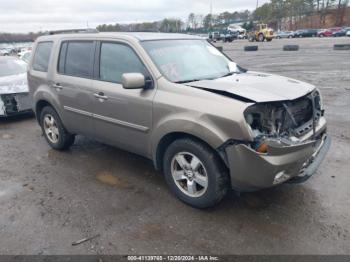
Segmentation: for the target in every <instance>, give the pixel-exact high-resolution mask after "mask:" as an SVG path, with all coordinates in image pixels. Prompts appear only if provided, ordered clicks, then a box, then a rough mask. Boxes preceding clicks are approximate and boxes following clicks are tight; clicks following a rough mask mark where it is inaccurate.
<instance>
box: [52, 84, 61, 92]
mask: <svg viewBox="0 0 350 262" xmlns="http://www.w3.org/2000/svg"><path fill="white" fill-rule="evenodd" d="M52 86H53V88H55V89H56V90H57V91H61V90H62V89H63V86H61V84H59V83H55V84H53V85H52Z"/></svg>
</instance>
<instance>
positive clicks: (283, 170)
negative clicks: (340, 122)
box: [226, 134, 331, 192]
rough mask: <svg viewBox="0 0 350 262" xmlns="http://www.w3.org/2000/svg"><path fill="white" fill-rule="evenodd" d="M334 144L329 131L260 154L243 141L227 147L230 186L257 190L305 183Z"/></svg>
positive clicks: (240, 189)
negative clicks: (317, 136)
mask: <svg viewBox="0 0 350 262" xmlns="http://www.w3.org/2000/svg"><path fill="white" fill-rule="evenodd" d="M330 144H331V139H330V137H328V136H327V135H326V134H323V135H322V136H319V138H318V139H317V140H316V141H308V142H305V143H303V144H300V145H293V146H284V147H276V148H274V149H273V150H271V152H270V153H269V154H260V153H258V152H256V151H254V150H253V149H251V148H250V147H248V146H246V145H244V144H236V145H231V146H228V147H227V148H226V155H227V160H228V164H229V168H230V176H231V186H232V188H233V189H235V190H237V191H241V192H242V191H256V190H259V189H264V188H270V187H274V186H277V185H279V184H282V183H285V182H288V181H290V182H291V183H302V182H305V181H306V180H308V179H309V178H310V177H311V176H312V175H313V174H315V172H316V170H317V168H318V167H319V165H320V164H321V163H322V161H323V159H324V158H325V156H326V154H327V152H328V150H329V148H330Z"/></svg>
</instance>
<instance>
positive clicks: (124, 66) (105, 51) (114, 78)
mask: <svg viewBox="0 0 350 262" xmlns="http://www.w3.org/2000/svg"><path fill="white" fill-rule="evenodd" d="M124 73H142V74H143V75H145V76H146V77H147V76H148V74H147V70H146V68H145V67H144V65H143V64H142V63H141V61H140V59H139V58H138V56H137V55H136V54H135V52H134V51H133V50H132V49H131V48H130V47H128V46H126V45H123V44H116V43H102V44H101V59H100V79H101V80H103V81H108V82H113V83H121V81H122V75H123V74H124Z"/></svg>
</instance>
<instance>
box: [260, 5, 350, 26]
mask: <svg viewBox="0 0 350 262" xmlns="http://www.w3.org/2000/svg"><path fill="white" fill-rule="evenodd" d="M348 6H349V0H271V1H270V2H269V3H266V4H264V5H262V6H260V7H259V8H257V9H256V10H255V11H254V13H253V19H254V20H258V21H261V22H264V23H269V24H273V25H275V27H276V28H277V29H280V28H281V27H282V25H285V26H286V25H289V27H290V29H292V28H293V27H294V29H295V28H297V27H298V25H299V24H300V23H301V22H305V21H306V20H308V19H309V20H310V19H311V18H313V20H314V21H313V23H312V27H318V28H319V27H325V26H343V25H344V18H345V15H346V11H347V9H348ZM330 14H332V15H333V16H334V22H333V23H332V24H326V18H327V16H328V15H330Z"/></svg>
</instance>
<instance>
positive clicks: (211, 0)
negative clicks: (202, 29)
mask: <svg viewBox="0 0 350 262" xmlns="http://www.w3.org/2000/svg"><path fill="white" fill-rule="evenodd" d="M209 24H210V30H211V28H212V27H213V0H210V23H209Z"/></svg>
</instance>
